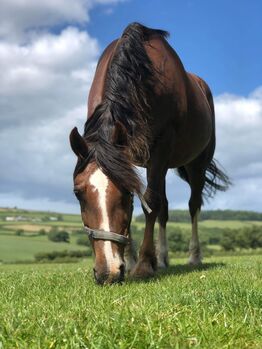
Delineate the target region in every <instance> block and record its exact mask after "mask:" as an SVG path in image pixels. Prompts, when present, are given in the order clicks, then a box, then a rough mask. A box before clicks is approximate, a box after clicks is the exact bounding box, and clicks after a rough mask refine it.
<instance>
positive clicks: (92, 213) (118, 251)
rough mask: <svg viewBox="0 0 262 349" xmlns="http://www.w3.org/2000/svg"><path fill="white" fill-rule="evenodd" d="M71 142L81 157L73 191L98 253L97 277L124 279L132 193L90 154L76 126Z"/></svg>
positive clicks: (101, 280) (95, 251)
mask: <svg viewBox="0 0 262 349" xmlns="http://www.w3.org/2000/svg"><path fill="white" fill-rule="evenodd" d="M117 132H118V133H117V134H115V137H118V138H119V137H121V135H120V133H121V132H119V130H118V131H117ZM119 139H120V138H119ZM70 143H71V147H72V150H73V151H74V153H75V154H76V155H77V157H78V163H77V166H76V171H75V174H74V193H75V195H76V197H77V199H78V200H79V203H80V207H81V215H82V220H83V223H84V226H85V228H86V231H87V233H88V234H89V237H90V240H91V243H92V247H93V251H94V255H95V266H94V276H95V279H96V281H97V282H98V283H100V284H104V283H114V282H121V281H122V280H123V279H124V272H125V264H124V247H125V245H126V244H127V243H128V233H129V225H130V221H131V217H132V210H133V195H132V192H130V191H128V190H126V189H125V188H124V187H122V186H121V185H120V186H119V185H115V183H114V182H113V181H112V180H111V179H110V178H109V176H107V175H106V174H105V173H104V171H102V170H101V168H100V166H98V165H97V162H96V161H95V159H94V158H92V157H90V152H92V150H91V148H92V145H91V146H90V145H89V144H88V143H87V141H86V140H85V139H84V138H83V137H82V136H81V135H80V134H79V133H78V131H77V129H76V128H75V129H73V130H72V132H71V134H70ZM105 156H106V154H105Z"/></svg>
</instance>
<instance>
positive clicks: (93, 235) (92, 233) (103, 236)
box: [84, 225, 130, 246]
mask: <svg viewBox="0 0 262 349" xmlns="http://www.w3.org/2000/svg"><path fill="white" fill-rule="evenodd" d="M84 230H85V231H86V232H87V234H88V236H89V239H93V240H107V241H113V242H118V243H119V244H121V245H124V246H125V245H127V244H128V243H129V241H130V240H129V238H127V237H126V236H124V235H120V234H116V233H113V232H112V231H106V230H100V229H91V228H89V227H87V226H86V225H85V226H84Z"/></svg>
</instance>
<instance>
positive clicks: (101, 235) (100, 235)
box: [84, 193, 152, 246]
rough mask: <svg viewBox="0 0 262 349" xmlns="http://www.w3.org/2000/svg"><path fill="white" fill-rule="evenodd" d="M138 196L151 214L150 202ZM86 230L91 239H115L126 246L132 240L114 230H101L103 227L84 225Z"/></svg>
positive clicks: (114, 240)
mask: <svg viewBox="0 0 262 349" xmlns="http://www.w3.org/2000/svg"><path fill="white" fill-rule="evenodd" d="M131 195H132V196H133V193H131ZM138 197H139V199H140V201H141V203H142V205H143V206H144V208H145V209H146V211H147V212H148V213H149V214H150V213H151V212H152V210H151V208H150V207H149V206H148V204H147V203H146V201H145V199H144V197H143V195H139V196H138ZM84 230H85V231H86V232H87V234H88V237H89V239H93V240H105V241H113V242H117V243H119V244H121V245H124V246H126V245H127V244H128V243H129V242H130V239H129V238H127V237H126V236H124V235H120V234H116V233H113V232H112V231H106V230H101V229H91V228H89V227H87V226H86V225H84Z"/></svg>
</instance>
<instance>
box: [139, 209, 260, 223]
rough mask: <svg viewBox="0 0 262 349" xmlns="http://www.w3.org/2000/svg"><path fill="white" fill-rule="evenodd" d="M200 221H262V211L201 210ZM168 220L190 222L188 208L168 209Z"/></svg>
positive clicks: (140, 220)
mask: <svg viewBox="0 0 262 349" xmlns="http://www.w3.org/2000/svg"><path fill="white" fill-rule="evenodd" d="M199 220H200V221H205V220H217V221H258V222H260V221H262V213H261V212H254V211H235V210H203V211H201V214H200V217H199ZM136 221H138V222H142V221H144V215H143V214H141V215H139V216H137V217H136ZM169 222H190V215H189V212H188V210H169Z"/></svg>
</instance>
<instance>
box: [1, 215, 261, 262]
mask: <svg viewBox="0 0 262 349" xmlns="http://www.w3.org/2000/svg"><path fill="white" fill-rule="evenodd" d="M6 217H9V219H10V217H19V219H20V220H18V221H14V220H13V221H12V220H11V221H6ZM21 219H22V220H21ZM49 219H59V220H56V221H50V220H49ZM132 224H133V225H135V226H136V227H137V228H139V229H143V227H144V223H142V222H137V221H136V219H135V218H134V219H133V222H132ZM252 224H257V225H262V222H261V221H233V220H232V221H221V220H206V221H201V222H200V223H199V227H200V231H201V228H209V229H210V228H211V229H212V228H226V227H228V228H231V229H239V228H241V227H243V226H248V225H252ZM168 226H169V227H170V228H171V227H180V228H183V229H190V228H191V225H190V224H189V223H183V222H178V223H174V222H170V223H168ZM52 227H57V228H59V229H64V230H66V231H68V232H69V233H71V232H72V231H76V230H80V229H81V228H82V221H81V216H80V214H78V215H73V214H58V213H55V212H37V211H26V210H16V209H8V210H7V209H1V210H0V261H3V262H13V261H23V260H31V261H32V260H33V259H34V255H35V254H36V253H38V252H52V251H61V250H65V249H68V250H80V249H83V247H82V246H79V245H77V244H76V238H75V236H74V235H72V236H71V241H70V243H69V244H67V243H54V242H51V241H49V240H48V239H47V236H34V237H33V236H32V237H30V234H36V233H37V232H38V231H39V230H40V229H45V230H46V231H49V230H50V229H51V228H52ZM19 229H22V230H24V233H25V235H26V236H17V235H16V231H17V230H19ZM156 229H157V225H156ZM136 237H137V240H138V241H140V240H141V239H142V234H137V236H136ZM200 239H201V235H200ZM209 247H210V248H212V249H213V250H220V247H219V246H216V245H213V246H209Z"/></svg>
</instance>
